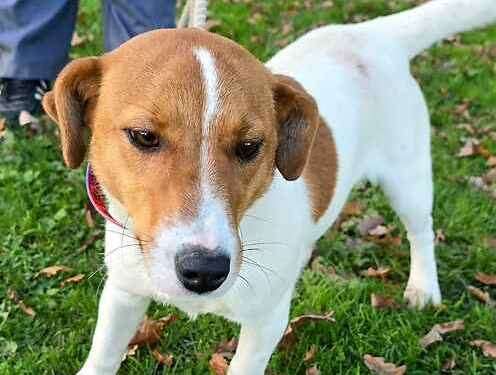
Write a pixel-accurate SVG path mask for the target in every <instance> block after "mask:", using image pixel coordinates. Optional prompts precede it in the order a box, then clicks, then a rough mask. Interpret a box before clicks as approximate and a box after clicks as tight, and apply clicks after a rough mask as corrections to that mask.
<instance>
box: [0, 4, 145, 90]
mask: <svg viewBox="0 0 496 375" xmlns="http://www.w3.org/2000/svg"><path fill="white" fill-rule="evenodd" d="M147 2H148V1H147ZM77 8H78V0H0V77H4V78H18V79H46V80H53V79H54V78H55V76H56V75H57V73H58V72H59V71H60V69H61V68H62V67H63V66H64V65H65V64H66V63H67V57H68V51H69V46H70V43H71V37H72V32H73V30H74V25H75V22H76V15H77Z"/></svg>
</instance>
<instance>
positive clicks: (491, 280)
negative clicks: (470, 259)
mask: <svg viewBox="0 0 496 375" xmlns="http://www.w3.org/2000/svg"><path fill="white" fill-rule="evenodd" d="M475 279H476V280H477V281H479V282H480V283H482V284H485V285H496V275H488V274H487V273H483V272H479V273H477V275H475Z"/></svg>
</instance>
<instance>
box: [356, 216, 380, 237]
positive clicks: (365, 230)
mask: <svg viewBox="0 0 496 375" xmlns="http://www.w3.org/2000/svg"><path fill="white" fill-rule="evenodd" d="M382 224H384V218H383V217H382V216H369V217H366V218H364V219H363V220H362V221H361V222H360V224H359V225H358V232H359V233H360V235H361V236H362V237H365V236H367V235H368V234H369V233H370V231H371V230H373V229H374V228H376V227H377V226H379V225H382Z"/></svg>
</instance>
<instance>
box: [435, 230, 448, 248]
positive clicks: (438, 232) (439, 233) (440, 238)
mask: <svg viewBox="0 0 496 375" xmlns="http://www.w3.org/2000/svg"><path fill="white" fill-rule="evenodd" d="M444 241H446V235H445V234H444V232H443V230H442V229H438V230H436V239H435V243H436V245H437V244H439V243H441V242H444Z"/></svg>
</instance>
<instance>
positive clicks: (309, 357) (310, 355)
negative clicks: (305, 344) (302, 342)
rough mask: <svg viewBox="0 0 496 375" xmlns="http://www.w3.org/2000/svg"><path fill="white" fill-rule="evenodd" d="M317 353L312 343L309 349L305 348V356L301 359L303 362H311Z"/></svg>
mask: <svg viewBox="0 0 496 375" xmlns="http://www.w3.org/2000/svg"><path fill="white" fill-rule="evenodd" d="M316 355H317V346H315V345H312V346H311V347H310V349H308V350H307V352H306V353H305V357H304V358H303V361H304V362H305V363H312V362H313V361H315V356H316Z"/></svg>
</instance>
